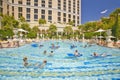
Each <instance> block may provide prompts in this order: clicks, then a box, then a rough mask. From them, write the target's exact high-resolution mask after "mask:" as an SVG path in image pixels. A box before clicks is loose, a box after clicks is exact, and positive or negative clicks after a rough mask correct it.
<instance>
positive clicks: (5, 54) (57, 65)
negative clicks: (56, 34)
mask: <svg viewBox="0 0 120 80" xmlns="http://www.w3.org/2000/svg"><path fill="white" fill-rule="evenodd" d="M33 44H35V45H36V44H37V45H43V46H41V47H39V46H32V45H33ZM51 44H54V45H55V46H59V47H58V48H55V49H53V48H51V46H52V45H51ZM73 44H74V45H75V46H77V47H74V48H71V46H72V45H73ZM85 45H87V46H86V47H84V46H85ZM44 50H46V51H47V54H43V52H44ZM75 50H78V52H79V53H80V54H82V56H80V57H70V56H68V55H67V54H68V53H74V51H75ZM51 51H53V53H54V55H53V56H49V53H50V52H51ZM93 52H97V53H99V54H102V53H107V55H110V56H106V57H93V56H91V54H92V53H93ZM24 57H27V58H28V63H29V64H36V63H40V64H41V63H42V62H43V60H47V64H46V66H45V67H44V68H43V69H41V68H37V67H35V66H30V67H24V66H23V58H24ZM49 79H50V80H120V49H115V48H107V47H102V46H98V45H96V44H88V43H82V42H74V41H69V40H65V41H62V40H57V41H55V40H49V41H41V42H39V43H31V44H26V45H25V46H21V47H19V48H8V49H7V48H6V49H0V80H49Z"/></svg>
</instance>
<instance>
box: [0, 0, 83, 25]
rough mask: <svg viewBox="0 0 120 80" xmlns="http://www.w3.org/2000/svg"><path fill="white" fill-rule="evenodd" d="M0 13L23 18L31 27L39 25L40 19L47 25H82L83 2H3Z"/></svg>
mask: <svg viewBox="0 0 120 80" xmlns="http://www.w3.org/2000/svg"><path fill="white" fill-rule="evenodd" d="M1 5H2V6H1ZM0 12H2V13H3V14H8V15H12V16H14V17H15V19H17V20H18V19H19V18H20V17H21V16H23V17H24V18H25V20H26V21H27V22H28V23H29V24H30V26H31V27H33V26H36V25H39V24H38V20H39V19H40V18H41V19H45V20H46V21H47V24H50V23H52V24H67V23H69V22H70V21H73V22H74V24H73V26H74V27H76V26H78V25H80V24H81V0H2V1H1V4H0Z"/></svg>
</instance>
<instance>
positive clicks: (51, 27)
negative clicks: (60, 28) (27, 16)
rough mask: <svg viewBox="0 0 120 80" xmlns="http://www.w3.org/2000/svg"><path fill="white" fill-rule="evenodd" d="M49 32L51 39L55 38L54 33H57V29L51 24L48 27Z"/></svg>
mask: <svg viewBox="0 0 120 80" xmlns="http://www.w3.org/2000/svg"><path fill="white" fill-rule="evenodd" d="M49 32H50V34H51V35H50V37H51V38H52V37H53V36H56V32H57V27H56V26H55V25H53V24H51V25H50V26H49Z"/></svg>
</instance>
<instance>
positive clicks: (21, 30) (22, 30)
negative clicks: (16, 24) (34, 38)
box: [18, 29, 28, 33]
mask: <svg viewBox="0 0 120 80" xmlns="http://www.w3.org/2000/svg"><path fill="white" fill-rule="evenodd" d="M18 31H20V32H25V33H28V31H26V30H24V29H18Z"/></svg>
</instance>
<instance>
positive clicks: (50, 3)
mask: <svg viewBox="0 0 120 80" xmlns="http://www.w3.org/2000/svg"><path fill="white" fill-rule="evenodd" d="M48 7H49V8H52V0H49V2H48Z"/></svg>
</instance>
